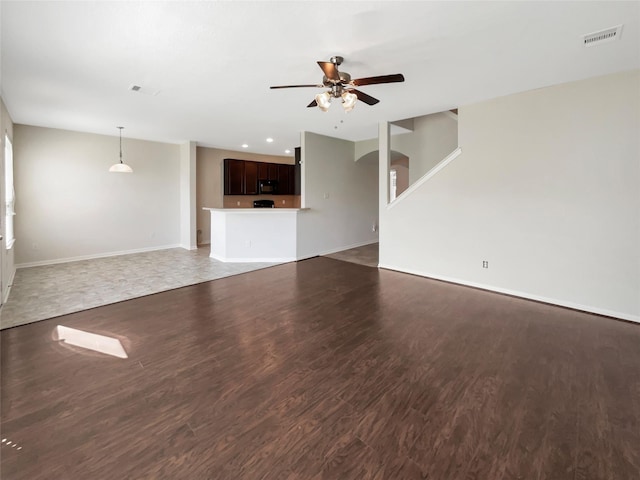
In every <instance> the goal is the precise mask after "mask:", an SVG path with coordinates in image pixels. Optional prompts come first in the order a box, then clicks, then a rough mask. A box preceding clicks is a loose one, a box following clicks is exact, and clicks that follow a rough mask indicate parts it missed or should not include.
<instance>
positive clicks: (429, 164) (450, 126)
mask: <svg viewBox="0 0 640 480" xmlns="http://www.w3.org/2000/svg"><path fill="white" fill-rule="evenodd" d="M457 147H458V121H457V119H456V116H455V115H454V114H452V113H451V112H439V113H433V114H431V115H424V116H422V117H416V118H414V119H413V132H410V133H404V134H400V135H392V136H391V150H394V151H396V152H401V153H403V154H404V155H406V156H407V157H409V185H412V184H413V183H415V182H416V181H417V180H419V179H420V177H422V176H423V175H424V174H425V173H427V172H428V171H429V170H431V169H432V168H433V167H434V166H436V165H437V164H438V162H440V161H441V160H442V159H444V158H445V157H446V156H447V155H449V154H450V153H451V152H453V151H454V150H455V149H456V148H457Z"/></svg>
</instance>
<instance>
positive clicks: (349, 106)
mask: <svg viewBox="0 0 640 480" xmlns="http://www.w3.org/2000/svg"><path fill="white" fill-rule="evenodd" d="M357 101H358V96H357V95H356V94H355V93H351V92H344V93H343V94H342V108H344V111H345V112H350V111H351V110H353V107H355V106H356V102H357Z"/></svg>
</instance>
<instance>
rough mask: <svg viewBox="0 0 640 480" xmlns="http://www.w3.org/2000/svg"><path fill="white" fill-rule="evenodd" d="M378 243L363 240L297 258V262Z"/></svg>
mask: <svg viewBox="0 0 640 480" xmlns="http://www.w3.org/2000/svg"><path fill="white" fill-rule="evenodd" d="M378 241H379V240H365V241H364V242H358V243H352V244H351V245H345V246H342V247H337V248H331V249H329V250H323V251H322V252H318V253H314V254H312V255H309V256H305V257H301V258H298V260H301V259H303V258H305V259H306V258H313V257H320V256H322V255H331V254H332V253H336V252H342V251H343V250H350V249H352V248H358V247H364V246H366V245H373V244H374V243H378Z"/></svg>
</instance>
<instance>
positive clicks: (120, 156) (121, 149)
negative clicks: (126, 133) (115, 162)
mask: <svg viewBox="0 0 640 480" xmlns="http://www.w3.org/2000/svg"><path fill="white" fill-rule="evenodd" d="M118 128H119V129H120V163H122V129H123V128H124V127H118Z"/></svg>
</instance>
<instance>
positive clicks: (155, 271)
mask: <svg viewBox="0 0 640 480" xmlns="http://www.w3.org/2000/svg"><path fill="white" fill-rule="evenodd" d="M273 265H277V264H276V263H225V262H220V261H218V260H214V259H213V258H210V257H209V247H208V246H206V247H202V248H199V249H198V250H196V251H189V250H184V249H182V248H172V249H168V250H158V251H155V252H145V253H136V254H130V255H119V256H116V257H107V258H99V259H94V260H82V261H79V262H70V263H62V264H57V265H46V266H42V267H29V268H20V269H18V271H17V272H16V276H15V278H14V281H13V286H12V287H11V293H10V295H9V300H8V301H7V303H6V304H5V305H3V306H2V308H1V309H0V329H4V328H9V327H14V326H17V325H24V324H26V323H31V322H35V321H38V320H44V319H47V318H52V317H57V316H60V315H66V314H68V313H73V312H78V311H80V310H86V309H89V308H94V307H99V306H102V305H107V304H110V303H115V302H121V301H123V300H129V299H131V298H136V297H142V296H144V295H150V294H152V293H158V292H162V291H165V290H171V289H173V288H179V287H184V286H187V285H193V284H196V283H200V282H206V281H209V280H215V279H217V278H222V277H228V276H230V275H236V274H239V273H244V272H249V271H252V270H258V269H260V268H266V267H270V266H273Z"/></svg>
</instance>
